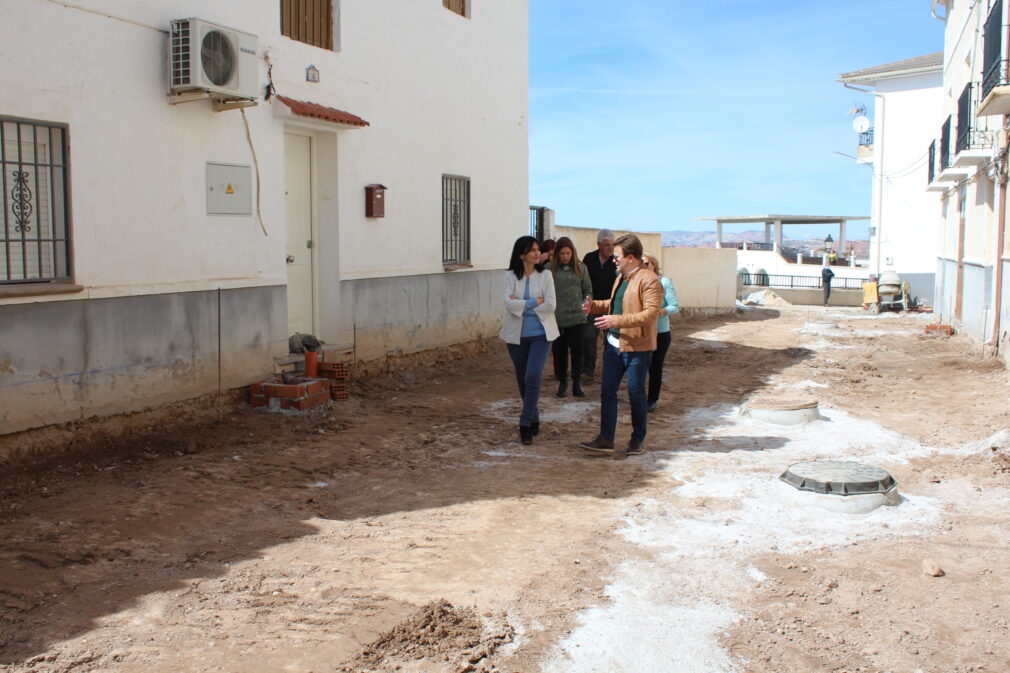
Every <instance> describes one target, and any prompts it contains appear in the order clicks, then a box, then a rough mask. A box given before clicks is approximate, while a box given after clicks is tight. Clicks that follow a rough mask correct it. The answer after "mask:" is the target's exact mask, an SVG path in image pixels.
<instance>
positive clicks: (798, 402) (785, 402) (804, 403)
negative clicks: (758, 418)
mask: <svg viewBox="0 0 1010 673" xmlns="http://www.w3.org/2000/svg"><path fill="white" fill-rule="evenodd" d="M743 406H744V407H745V408H747V409H755V410H758V411H797V410H799V409H813V408H814V407H816V406H817V400H812V399H810V398H809V397H787V396H784V395H781V396H780V395H764V396H762V397H756V398H754V399H753V400H750V401H748V402H744V405H743Z"/></svg>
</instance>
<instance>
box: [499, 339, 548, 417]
mask: <svg viewBox="0 0 1010 673" xmlns="http://www.w3.org/2000/svg"><path fill="white" fill-rule="evenodd" d="M506 345H507V346H508V350H509V357H511V358H512V364H513V366H515V369H516V383H517V384H519V397H521V398H522V400H523V413H522V415H521V416H519V425H523V426H526V427H529V426H531V425H533V424H534V423H539V422H540V411H539V410H538V409H537V404H538V403H539V402H540V379H541V378H542V377H543V375H544V363H545V362H547V354H548V353H550V352H551V342H550V341H548V340H547V337H545V336H535V337H522V338H521V339H520V340H519V343H518V344H506Z"/></svg>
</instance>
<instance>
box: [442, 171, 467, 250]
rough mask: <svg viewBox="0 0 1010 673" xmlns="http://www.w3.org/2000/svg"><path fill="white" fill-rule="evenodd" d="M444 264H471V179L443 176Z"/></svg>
mask: <svg viewBox="0 0 1010 673" xmlns="http://www.w3.org/2000/svg"><path fill="white" fill-rule="evenodd" d="M442 263H443V264H469V263H470V178H464V177H460V176H458V175H443V176H442Z"/></svg>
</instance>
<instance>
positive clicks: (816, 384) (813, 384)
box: [796, 379, 828, 388]
mask: <svg viewBox="0 0 1010 673" xmlns="http://www.w3.org/2000/svg"><path fill="white" fill-rule="evenodd" d="M796 387H797V388H827V387H828V384H827V383H822V382H821V381H811V380H810V379H807V380H805V381H799V382H797V383H796Z"/></svg>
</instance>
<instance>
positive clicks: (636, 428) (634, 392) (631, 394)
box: [600, 342, 652, 442]
mask: <svg viewBox="0 0 1010 673" xmlns="http://www.w3.org/2000/svg"><path fill="white" fill-rule="evenodd" d="M603 348H604V349H603V378H602V379H601V381H600V436H601V437H603V438H604V439H609V440H610V441H614V435H615V434H616V432H617V389H618V388H620V387H621V379H623V378H624V373H625V372H627V373H628V399H629V400H630V401H631V439H632V440H633V441H638V442H641V441H643V440H644V439H645V426H646V423H647V419H648V418H649V411H648V409H649V403H648V401H647V400H646V395H645V379H646V377H647V376H648V374H649V364H650V363H651V362H652V351H639V352H635V353H622V352H621V351H619V350H618V349H616V348H614V347H613V346H612V345H610V342H607V343H606V345H605V346H604V347H603Z"/></svg>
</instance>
